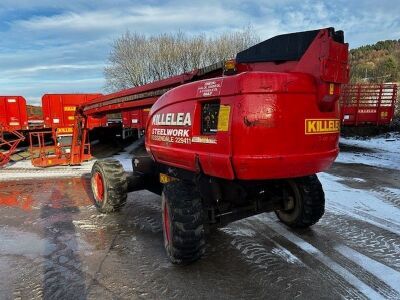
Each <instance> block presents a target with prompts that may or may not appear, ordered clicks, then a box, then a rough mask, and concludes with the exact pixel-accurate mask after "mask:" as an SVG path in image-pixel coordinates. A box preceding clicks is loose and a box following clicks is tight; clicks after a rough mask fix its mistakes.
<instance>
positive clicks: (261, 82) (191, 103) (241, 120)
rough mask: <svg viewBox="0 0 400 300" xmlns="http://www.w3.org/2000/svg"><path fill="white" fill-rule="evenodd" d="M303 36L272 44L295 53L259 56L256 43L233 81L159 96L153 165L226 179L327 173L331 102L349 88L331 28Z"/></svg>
mask: <svg viewBox="0 0 400 300" xmlns="http://www.w3.org/2000/svg"><path fill="white" fill-rule="evenodd" d="M307 33H309V37H307V36H306V35H305V34H304V33H302V36H301V39H302V40H301V41H300V42H299V41H298V39H299V36H296V35H291V36H289V35H283V36H281V37H275V38H273V39H277V38H278V39H279V43H277V44H279V46H280V50H279V51H280V52H278V53H281V52H282V51H284V50H282V49H285V47H283V48H282V41H285V40H287V41H288V42H287V43H292V42H293V43H294V42H295V43H297V44H298V45H299V47H297V48H296V49H300V48H301V47H302V46H303V47H304V49H303V50H299V52H298V53H286V54H285V55H284V56H282V57H279V54H276V53H273V54H272V55H270V54H268V55H269V57H267V58H266V57H259V55H260V54H259V53H261V52H262V51H260V47H264V46H263V45H262V43H261V44H259V45H256V46H254V47H251V48H249V49H248V50H245V51H243V52H241V53H239V54H238V55H237V57H236V66H235V71H236V73H238V74H237V75H232V76H224V77H220V78H213V79H209V80H203V81H197V82H193V83H189V84H185V85H182V86H179V87H177V88H175V89H173V90H171V91H169V92H167V93H166V94H164V95H163V96H161V97H160V98H159V99H158V100H157V101H156V103H155V104H154V105H153V106H152V108H151V111H150V116H149V119H148V122H147V127H146V149H147V151H148V152H149V153H151V155H152V157H153V158H154V160H155V161H156V162H158V163H160V164H164V165H168V166H173V167H177V168H181V169H185V170H188V171H192V172H204V174H206V175H209V176H214V177H218V178H225V179H230V180H232V179H244V180H262V179H279V178H293V177H300V176H306V175H310V174H315V173H317V172H321V171H323V170H325V169H327V168H329V167H330V165H331V164H332V163H333V161H334V160H335V158H336V156H337V154H338V152H339V148H338V140H339V130H340V112H339V102H338V99H339V95H340V85H341V84H342V83H347V81H348V74H349V72H348V71H349V69H348V45H347V44H344V43H343V40H341V38H343V35H342V37H341V38H340V37H339V36H337V35H336V34H337V33H336V32H334V31H333V30H332V29H322V30H318V31H313V32H307ZM338 35H340V34H338ZM273 39H271V40H267V41H265V42H263V43H266V44H267V45H266V46H265V47H267V48H268V47H269V46H270V45H271V44H274V40H273ZM307 39H308V40H309V41H307ZM260 45H261V46H260ZM287 48H288V49H289V48H290V47H287ZM263 50H266V49H263ZM271 52H273V51H270V52H268V51H264V53H271ZM275 54H276V55H275ZM291 58H292V59H291Z"/></svg>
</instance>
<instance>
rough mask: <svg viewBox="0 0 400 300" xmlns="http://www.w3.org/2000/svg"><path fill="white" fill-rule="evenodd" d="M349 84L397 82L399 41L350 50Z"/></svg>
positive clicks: (399, 55) (399, 54) (399, 60)
mask: <svg viewBox="0 0 400 300" xmlns="http://www.w3.org/2000/svg"><path fill="white" fill-rule="evenodd" d="M350 65H351V82H378V83H379V82H399V81H400V40H387V41H380V42H377V43H376V44H373V45H365V46H361V47H359V48H355V49H352V50H350Z"/></svg>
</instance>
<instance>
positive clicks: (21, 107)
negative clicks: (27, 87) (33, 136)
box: [0, 96, 29, 131]
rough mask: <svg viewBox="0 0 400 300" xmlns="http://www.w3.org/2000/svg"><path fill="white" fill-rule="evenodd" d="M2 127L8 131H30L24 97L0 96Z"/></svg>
mask: <svg viewBox="0 0 400 300" xmlns="http://www.w3.org/2000/svg"><path fill="white" fill-rule="evenodd" d="M0 126H2V127H3V128H4V129H5V130H6V131H7V130H28V129H29V128H28V115H27V112H26V100H25V98H24V97H22V96H0Z"/></svg>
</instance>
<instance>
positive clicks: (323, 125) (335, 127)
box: [305, 119, 340, 134]
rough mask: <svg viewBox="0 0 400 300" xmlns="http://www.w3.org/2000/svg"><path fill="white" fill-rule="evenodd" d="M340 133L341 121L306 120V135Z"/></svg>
mask: <svg viewBox="0 0 400 300" xmlns="http://www.w3.org/2000/svg"><path fill="white" fill-rule="evenodd" d="M339 131H340V120H339V119H306V123H305V133H306V134H325V133H338V132H339Z"/></svg>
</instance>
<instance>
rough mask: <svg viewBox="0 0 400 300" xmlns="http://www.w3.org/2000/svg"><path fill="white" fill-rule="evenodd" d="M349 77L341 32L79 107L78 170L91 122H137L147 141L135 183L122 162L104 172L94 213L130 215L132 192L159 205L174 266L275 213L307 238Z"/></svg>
mask: <svg viewBox="0 0 400 300" xmlns="http://www.w3.org/2000/svg"><path fill="white" fill-rule="evenodd" d="M348 74H349V67H348V45H347V44H345V43H344V37H343V32H342V31H335V30H334V29H333V28H326V29H320V30H314V31H306V32H298V33H291V34H284V35H280V36H276V37H273V38H271V39H269V40H266V41H264V42H261V43H259V44H257V45H255V46H253V47H250V48H249V49H247V50H244V51H242V52H240V53H238V54H237V55H236V58H235V60H232V61H227V62H226V63H225V64H217V65H214V66H210V67H208V68H204V69H200V70H195V71H193V72H190V73H185V74H182V75H179V76H175V77H172V78H168V79H165V80H161V81H157V82H154V83H151V84H147V85H144V86H140V87H136V88H132V89H128V90H124V91H121V92H118V93H114V94H110V95H106V96H102V97H99V98H97V99H95V100H94V101H92V102H90V103H87V104H84V105H82V106H81V107H80V108H79V109H78V111H77V118H76V123H75V127H74V135H73V148H72V153H71V154H72V155H71V162H70V163H71V164H79V163H80V162H81V161H82V158H83V152H84V151H83V149H84V148H83V145H84V141H85V135H86V131H87V128H86V126H85V125H86V122H87V121H86V120H87V118H88V117H89V116H102V115H104V114H106V113H113V112H121V111H128V110H129V111H131V112H132V111H134V112H135V113H136V115H137V116H139V117H138V118H137V119H138V122H137V124H139V120H140V125H137V128H138V129H140V130H144V137H142V138H140V139H139V140H138V141H137V142H136V144H135V145H136V148H135V149H134V151H133V158H132V165H133V174H130V175H129V176H128V175H127V173H126V172H125V171H124V169H123V167H122V165H121V164H120V163H119V162H118V161H116V160H112V159H106V160H99V161H97V162H96V163H95V164H94V166H93V168H92V179H91V183H92V191H93V195H94V199H95V205H96V207H97V208H98V210H99V211H100V212H103V213H108V212H113V211H117V210H119V209H120V208H121V207H122V206H123V205H124V204H125V202H126V199H127V193H128V192H132V191H136V190H140V189H147V190H150V191H152V192H155V193H158V194H160V195H162V219H163V232H164V242H165V249H166V252H167V255H168V257H169V258H170V260H171V261H172V262H173V263H177V264H185V263H189V262H192V261H195V260H197V259H198V258H200V257H201V255H202V254H203V252H204V245H205V232H206V231H207V229H208V228H209V227H212V226H222V225H224V224H227V223H229V222H232V221H234V220H238V219H241V218H245V217H248V216H251V215H255V214H259V213H263V212H270V211H275V212H276V214H277V216H278V218H279V219H280V220H281V221H282V222H283V223H285V224H287V225H288V226H291V227H308V226H311V225H313V224H314V223H316V222H318V220H319V219H320V218H321V217H322V215H323V213H324V201H325V200H324V192H323V189H322V186H321V184H320V182H319V180H318V178H317V176H316V175H315V174H316V173H318V172H321V171H324V170H326V169H327V168H329V167H330V165H331V164H332V163H333V161H334V160H335V158H336V156H337V154H338V152H339V148H338V139H339V130H340V112H339V101H338V100H339V95H340V90H341V84H346V83H347V82H348ZM149 108H151V109H150V111H149V112H148V116H147V113H144V110H148V109H149Z"/></svg>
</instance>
